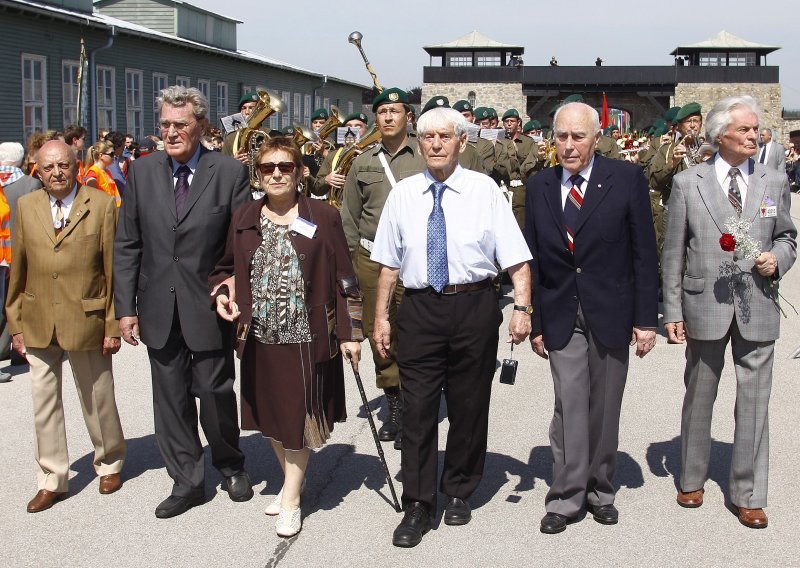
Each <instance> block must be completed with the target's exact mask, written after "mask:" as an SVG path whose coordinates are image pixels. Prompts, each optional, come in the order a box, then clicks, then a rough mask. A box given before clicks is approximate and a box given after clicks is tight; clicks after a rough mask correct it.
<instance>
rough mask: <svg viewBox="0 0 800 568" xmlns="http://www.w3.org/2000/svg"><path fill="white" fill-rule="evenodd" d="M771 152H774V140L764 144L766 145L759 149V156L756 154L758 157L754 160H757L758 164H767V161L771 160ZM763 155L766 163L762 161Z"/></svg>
mask: <svg viewBox="0 0 800 568" xmlns="http://www.w3.org/2000/svg"><path fill="white" fill-rule="evenodd" d="M770 150H772V140H770V141H769V142H767V143H766V144H764V145H762V146H761V147H759V149H758V154H756V155H755V156H754V159H755V160H756V161H758V162H761V163H762V164H766V163H767V160H768V159H769V153H770ZM762 154H763V156H764V161H763V162H762V161H761V156H762Z"/></svg>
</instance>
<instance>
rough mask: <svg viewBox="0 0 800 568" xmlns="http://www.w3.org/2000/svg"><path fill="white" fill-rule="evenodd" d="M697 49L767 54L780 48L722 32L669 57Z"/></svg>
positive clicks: (678, 49)
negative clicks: (752, 51)
mask: <svg viewBox="0 0 800 568" xmlns="http://www.w3.org/2000/svg"><path fill="white" fill-rule="evenodd" d="M697 49H735V50H740V49H750V50H754V51H760V52H762V53H769V52H772V51H775V50H778V49H780V47H779V46H777V45H765V44H763V43H756V42H754V41H748V40H746V39H743V38H740V37H739V36H737V35H734V34H732V33H730V32H726V31H725V30H722V31H721V32H719V33H718V34H717V35H715V36H714V37H710V38H708V39H706V40H703V41H699V42H697V43H691V44H689V45H681V46H678V47H676V48H675V50H674V51H673V52H672V53H671V55H677V54H678V52H679V51H685V50H692V51H694V50H697Z"/></svg>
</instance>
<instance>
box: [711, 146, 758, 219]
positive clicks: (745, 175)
mask: <svg viewBox="0 0 800 568" xmlns="http://www.w3.org/2000/svg"><path fill="white" fill-rule="evenodd" d="M733 167H737V168H739V175H738V176H736V177H737V178H738V179H737V181H738V182H739V193H740V194H741V195H742V208H744V204H745V203H747V188H748V186H749V185H750V174H751V172H750V160H749V159H747V160H745V161H744V162H742V163H741V164H738V165H736V166H732V165H731V164H729V163H728V162H726V161H725V160H723V159H722V156H720V155H719V153H718V154H716V156H715V158H714V172H715V173H716V174H717V181H718V182H719V186H720V187H721V188H722V192H723V193H724V194H725V200H727V199H728V190H729V189H730V187H731V178H730V171H731V168H733Z"/></svg>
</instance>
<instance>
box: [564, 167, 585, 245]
mask: <svg viewBox="0 0 800 568" xmlns="http://www.w3.org/2000/svg"><path fill="white" fill-rule="evenodd" d="M569 181H570V183H571V184H572V188H571V189H570V190H569V195H568V196H567V202H566V203H565V204H564V225H565V226H566V229H567V241H568V242H569V250H570V252H574V251H575V242H574V235H575V233H574V228H575V227H577V226H578V214H579V213H580V212H581V205H583V193H582V192H581V185H583V178H582V177H581V176H580V175H578V174H575V175H573V176H570V178H569Z"/></svg>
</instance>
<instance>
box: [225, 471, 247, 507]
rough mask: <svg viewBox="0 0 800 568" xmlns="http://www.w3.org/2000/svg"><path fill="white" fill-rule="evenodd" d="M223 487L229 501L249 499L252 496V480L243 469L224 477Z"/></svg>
mask: <svg viewBox="0 0 800 568" xmlns="http://www.w3.org/2000/svg"><path fill="white" fill-rule="evenodd" d="M225 489H227V490H228V497H230V498H231V501H236V502H241V501H249V500H250V499H252V498H253V482H252V481H250V476H249V475H248V474H247V472H246V471H244V470H242V471H240V472H239V473H234V474H233V475H231V476H227V477H225Z"/></svg>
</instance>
